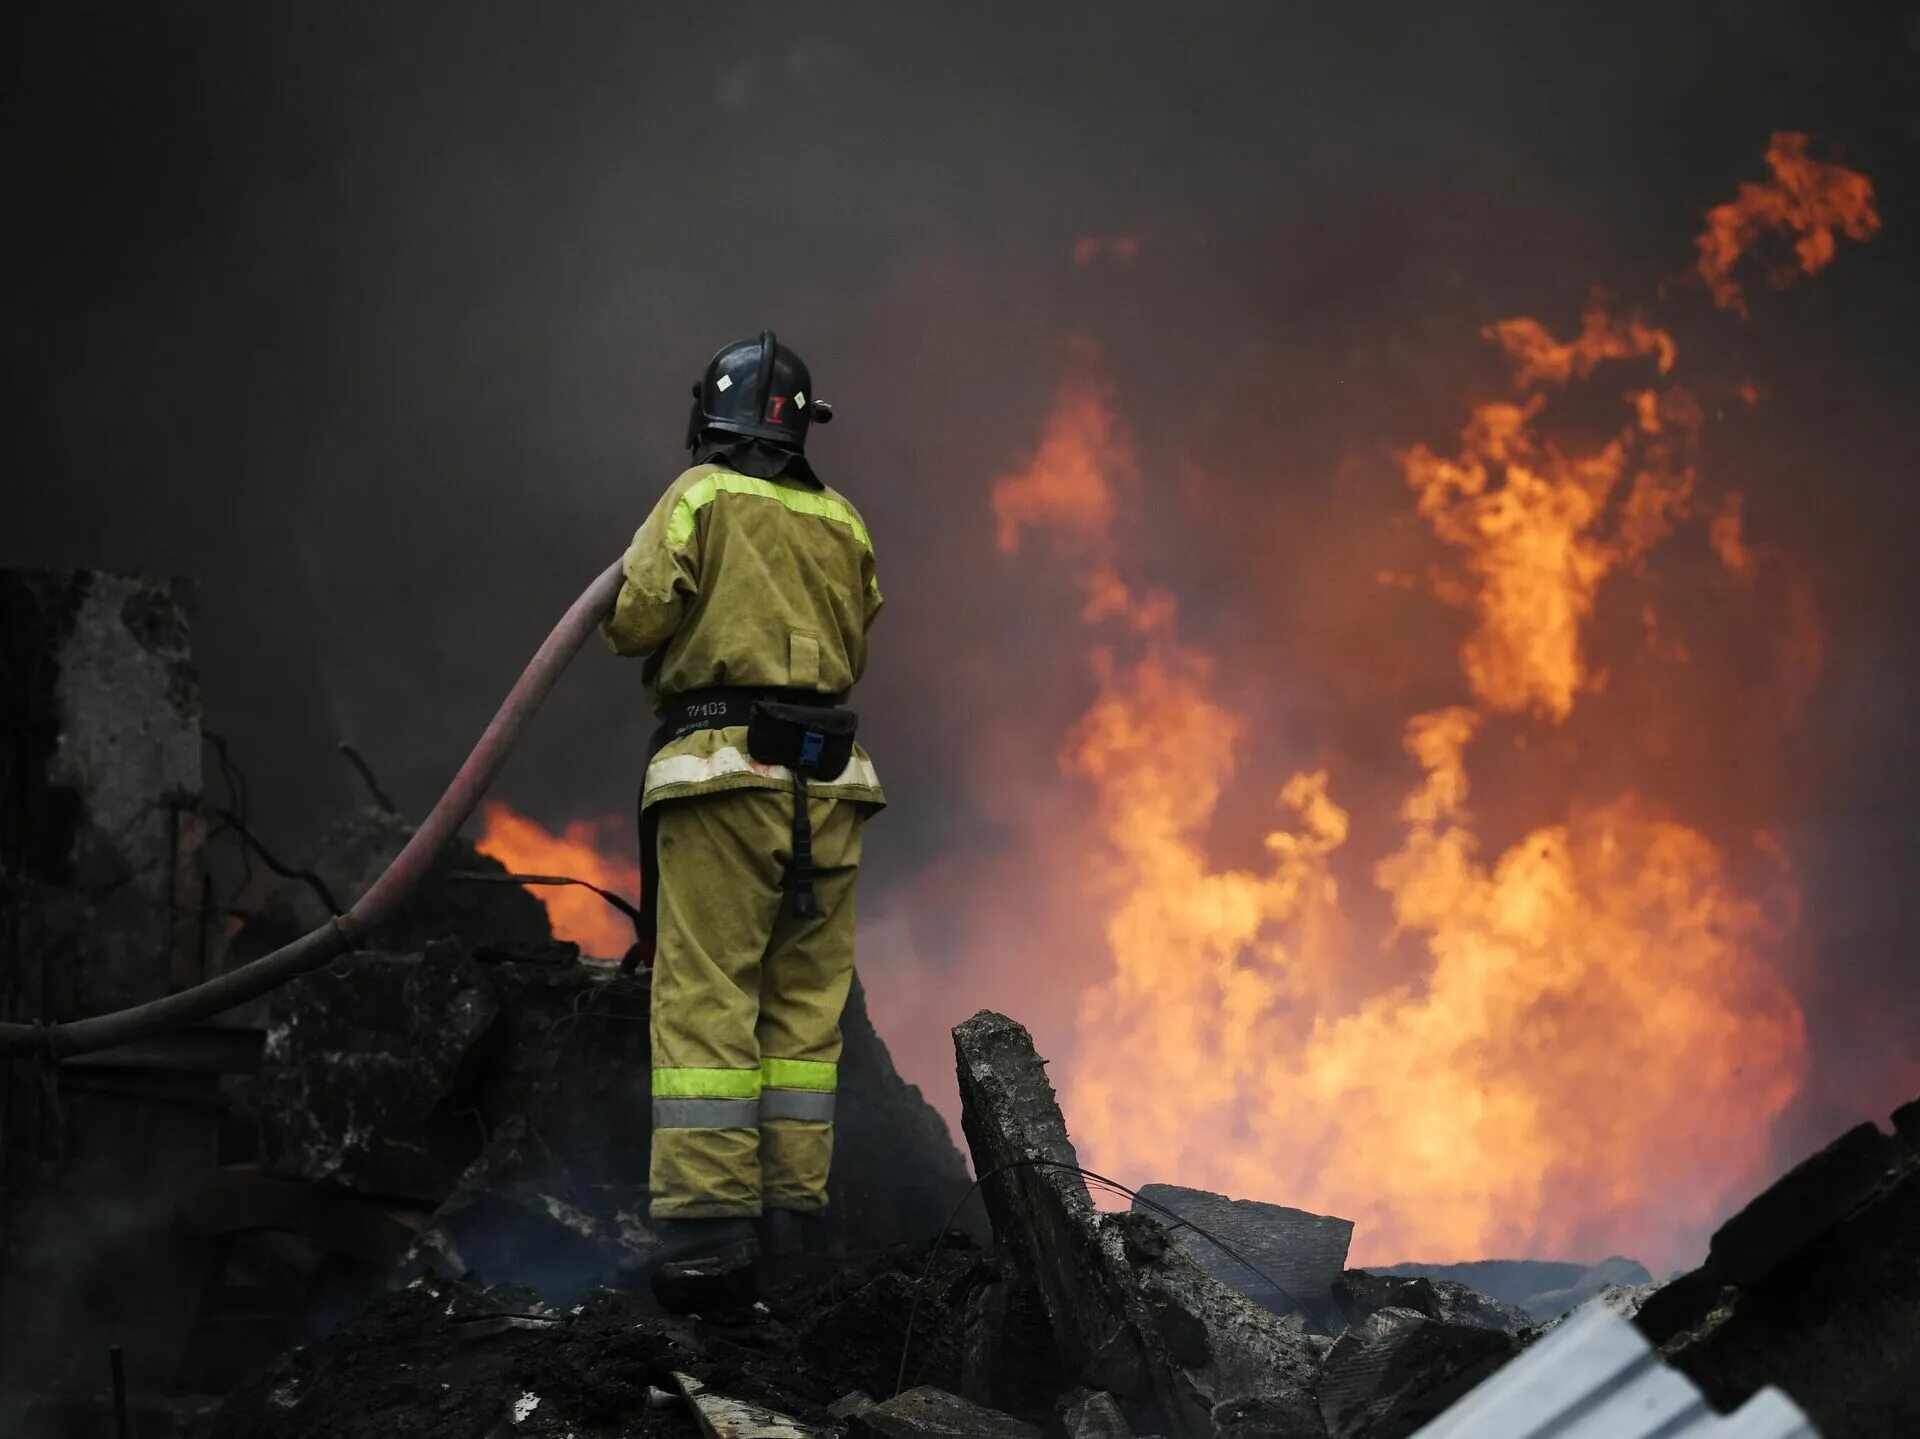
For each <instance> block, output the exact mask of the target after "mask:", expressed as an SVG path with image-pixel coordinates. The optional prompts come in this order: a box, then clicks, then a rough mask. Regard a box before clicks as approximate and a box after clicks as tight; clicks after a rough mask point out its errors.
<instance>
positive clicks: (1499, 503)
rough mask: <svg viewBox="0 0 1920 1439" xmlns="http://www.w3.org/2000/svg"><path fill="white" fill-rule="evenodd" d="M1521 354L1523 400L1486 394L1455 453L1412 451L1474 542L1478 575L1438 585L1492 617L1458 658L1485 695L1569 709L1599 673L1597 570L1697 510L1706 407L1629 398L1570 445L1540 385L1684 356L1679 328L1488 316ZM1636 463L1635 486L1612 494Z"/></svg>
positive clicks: (1443, 520) (1425, 505) (1591, 316)
mask: <svg viewBox="0 0 1920 1439" xmlns="http://www.w3.org/2000/svg"><path fill="white" fill-rule="evenodd" d="M1486 334H1487V336H1488V337H1489V338H1491V339H1493V340H1495V341H1496V342H1498V343H1499V344H1500V345H1501V346H1502V347H1503V348H1504V349H1505V350H1506V352H1507V354H1508V356H1509V357H1510V358H1511V360H1512V361H1513V364H1514V383H1515V386H1516V387H1517V388H1518V389H1520V390H1521V391H1522V393H1523V394H1527V392H1529V391H1532V392H1533V393H1531V394H1528V395H1527V398H1525V399H1523V400H1520V401H1496V402H1493V403H1489V404H1483V405H1480V406H1479V407H1477V408H1476V409H1475V410H1474V412H1473V417H1472V419H1471V420H1469V421H1468V423H1467V425H1466V428H1465V429H1464V430H1462V431H1461V435H1460V453H1459V454H1458V455H1457V456H1455V457H1452V458H1447V457H1443V456H1440V455H1437V454H1435V453H1434V452H1433V451H1432V450H1430V449H1429V448H1427V446H1425V445H1415V446H1414V447H1413V448H1411V449H1410V450H1408V451H1407V452H1406V453H1405V454H1403V455H1402V456H1401V457H1400V458H1401V465H1402V467H1403V469H1404V470H1405V473H1406V477H1407V483H1408V484H1409V485H1410V486H1412V487H1413V489H1414V491H1415V492H1416V493H1417V494H1418V496H1419V512H1420V514H1421V515H1422V516H1424V517H1425V518H1426V519H1427V520H1428V522H1429V523H1430V524H1431V525H1432V526H1433V530H1434V533H1435V534H1436V535H1437V536H1439V538H1440V539H1441V540H1442V541H1444V542H1445V543H1446V544H1448V545H1451V546H1453V547H1455V548H1456V549H1458V550H1461V551H1463V552H1464V554H1465V557H1466V559H1465V562H1466V568H1467V571H1468V582H1467V583H1466V584H1464V585H1463V584H1458V583H1444V584H1443V585H1442V586H1440V588H1439V593H1441V594H1442V595H1443V596H1444V597H1446V598H1449V599H1452V600H1455V601H1457V602H1464V603H1467V604H1469V605H1470V606H1471V607H1472V608H1473V610H1474V611H1475V613H1476V615H1477V616H1478V619H1479V622H1480V623H1479V628H1478V629H1477V630H1476V631H1475V632H1474V634H1473V636H1472V637H1471V638H1470V639H1469V640H1468V641H1467V644H1466V648H1465V650H1464V652H1463V653H1462V656H1461V660H1462V664H1463V666H1464V668H1465V670H1466V673H1467V678H1468V680H1469V681H1470V682H1471V684H1472V686H1473V691H1474V694H1475V695H1476V696H1477V697H1478V698H1479V699H1480V701H1481V702H1482V703H1483V704H1485V705H1487V706H1488V707H1489V708H1491V709H1493V710H1496V711H1500V712H1517V711H1522V710H1532V711H1534V712H1535V713H1538V714H1542V715H1545V716H1547V717H1549V718H1552V719H1554V720H1564V719H1565V718H1566V717H1567V716H1568V715H1569V714H1570V713H1571V712H1572V710H1573V703H1574V699H1575V697H1576V696H1577V695H1578V694H1579V693H1580V692H1581V691H1582V690H1583V689H1586V688H1588V687H1589V686H1590V685H1591V684H1592V683H1594V677H1593V675H1592V674H1591V672H1590V671H1589V669H1588V666H1587V662H1586V659H1585V656H1584V655H1583V654H1582V652H1581V628H1582V626H1583V625H1584V624H1585V622H1586V620H1587V619H1588V617H1589V616H1590V615H1591V614H1592V613H1593V606H1594V601H1595V597H1596V595H1597V593H1598V590H1599V586H1600V582H1601V581H1602V580H1604V579H1605V578H1606V576H1607V575H1608V573H1609V572H1611V571H1612V570H1613V569H1614V568H1615V567H1616V566H1618V565H1620V564H1621V563H1622V562H1624V561H1629V560H1634V559H1638V558H1639V557H1640V556H1641V555H1643V554H1645V553H1646V552H1647V551H1648V550H1649V549H1651V548H1652V547H1653V546H1654V545H1655V544H1656V543H1658V541H1659V540H1661V539H1662V538H1663V537H1664V536H1665V535H1666V534H1667V532H1668V531H1669V530H1670V529H1671V527H1672V525H1673V522H1674V521H1675V520H1678V519H1682V518H1684V517H1685V516H1686V514H1687V505H1688V500H1689V498H1690V497H1691V495H1692V491H1693V485H1694V476H1693V470H1692V467H1691V464H1690V452H1691V449H1692V446H1693V442H1694V440H1695V438H1696V436H1697V434H1698V431H1699V427H1700V420H1701V415H1700V409H1699V406H1698V405H1697V404H1695V403H1694V401H1693V400H1692V399H1691V397H1690V396H1689V395H1687V393H1686V392H1685V391H1683V390H1680V389H1678V388H1677V387H1675V388H1671V389H1668V390H1666V391H1664V392H1659V391H1655V390H1641V391H1636V392H1630V393H1628V394H1627V395H1626V396H1625V401H1626V404H1627V405H1628V407H1629V409H1630V410H1631V418H1630V419H1629V420H1628V421H1627V422H1626V423H1625V424H1623V425H1622V427H1621V428H1620V430H1619V431H1618V432H1617V433H1616V434H1615V435H1614V436H1613V437H1612V438H1611V439H1609V440H1608V441H1607V442H1606V443H1605V444H1604V445H1602V446H1601V447H1600V448H1599V449H1597V450H1594V451H1591V452H1589V453H1585V454H1567V453H1565V452H1564V451H1563V450H1562V449H1561V448H1560V447H1559V446H1558V445H1556V444H1554V443H1553V442H1551V441H1549V440H1547V439H1545V438H1543V437H1542V435H1541V433H1540V421H1541V418H1542V415H1543V414H1544V412H1545V411H1546V409H1547V403H1548V398H1547V395H1546V394H1545V393H1543V392H1540V391H1539V387H1540V386H1543V385H1564V384H1566V383H1567V382H1568V381H1569V380H1571V379H1573V378H1575V377H1576V376H1578V377H1586V376H1589V375H1591V374H1592V373H1593V372H1594V371H1595V370H1596V369H1597V368H1598V367H1599V366H1600V365H1602V364H1604V363H1608V362H1617V361H1633V360H1645V359H1649V358H1651V359H1653V360H1654V362H1655V365H1656V368H1657V371H1658V373H1660V374H1665V373H1666V372H1667V371H1669V370H1671V369H1672V367H1673V363H1674V359H1675V355H1676V349H1675V346H1674V342H1673V337H1672V336H1671V335H1669V334H1667V333H1666V331H1664V330H1661V329H1657V328H1655V327H1653V326H1651V325H1648V324H1645V323H1644V322H1641V321H1638V320H1627V321H1617V320H1614V319H1611V318H1609V317H1608V315H1607V314H1606V313H1605V311H1604V310H1603V309H1601V308H1600V307H1599V306H1597V305H1595V306H1590V307H1589V309H1588V311H1587V314H1586V318H1585V321H1584V328H1583V330H1582V332H1581V334H1580V335H1579V336H1578V337H1577V338H1576V339H1574V340H1570V341H1566V342H1562V341H1559V340H1556V339H1555V338H1554V337H1553V335H1552V333H1551V332H1550V331H1549V330H1548V329H1547V327H1546V326H1545V325H1542V324H1541V323H1540V322H1539V321H1538V320H1534V319H1524V318H1523V319H1514V320H1502V321H1501V322H1499V323H1498V324H1495V325H1491V326H1489V327H1488V328H1487V330H1486ZM1629 475H1630V476H1631V477H1632V478H1631V482H1630V485H1629V487H1628V493H1627V495H1626V497H1625V500H1624V501H1623V502H1622V503H1621V504H1620V505H1618V506H1614V505H1613V503H1612V502H1613V499H1614V496H1615V493H1616V491H1617V490H1618V489H1619V488H1620V486H1621V482H1622V481H1623V480H1625V479H1627V477H1628V476H1629Z"/></svg>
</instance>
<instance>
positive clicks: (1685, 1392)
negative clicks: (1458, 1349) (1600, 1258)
mask: <svg viewBox="0 0 1920 1439" xmlns="http://www.w3.org/2000/svg"><path fill="white" fill-rule="evenodd" d="M1401 1432H1405V1431H1401ZM1875 1432H1877V1433H1881V1434H1893V1433H1903V1432H1907V1431H1904V1430H1891V1429H1889V1430H1878V1431H1875ZM1587 1435H1606V1436H1607V1439H1820V1435H1819V1433H1818V1431H1817V1430H1815V1428H1814V1427H1813V1425H1812V1424H1811V1423H1809V1422H1808V1420H1807V1417H1806V1415H1805V1414H1803V1413H1801V1412H1800V1410H1799V1409H1797V1408H1796V1407H1795V1406H1794V1405H1793V1403H1792V1402H1791V1401H1790V1400H1789V1399H1788V1398H1787V1397H1786V1396H1785V1395H1783V1394H1782V1393H1781V1392H1780V1391H1779V1390H1777V1389H1765V1390H1762V1391H1761V1392H1759V1393H1757V1394H1755V1395H1753V1396H1752V1397H1751V1398H1750V1399H1748V1400H1747V1401H1746V1402H1745V1403H1744V1404H1742V1405H1741V1406H1740V1408H1739V1411H1738V1412H1737V1413H1733V1414H1729V1415H1726V1416H1722V1415H1718V1414H1713V1413H1711V1412H1709V1411H1708V1410H1707V1409H1706V1407H1705V1406H1704V1405H1703V1404H1702V1403H1701V1398H1700V1394H1699V1392H1698V1391H1697V1390H1696V1389H1694V1387H1693V1386H1692V1385H1691V1384H1689V1383H1688V1382H1687V1380H1686V1379H1685V1377H1683V1376H1682V1375H1681V1374H1679V1373H1677V1372H1676V1371H1674V1370H1673V1369H1670V1368H1668V1367H1667V1366H1666V1365H1664V1364H1659V1363H1656V1362H1654V1356H1653V1354H1652V1352H1651V1350H1650V1349H1649V1347H1648V1345H1647V1341H1646V1339H1645V1338H1644V1337H1642V1336H1641V1335H1640V1334H1639V1333H1638V1332H1637V1331H1636V1330H1635V1329H1634V1327H1633V1326H1632V1325H1631V1324H1629V1323H1627V1321H1626V1320H1624V1319H1622V1318H1620V1316H1619V1315H1617V1314H1614V1313H1613V1312H1611V1311H1610V1310H1608V1309H1607V1308H1606V1307H1605V1306H1603V1305H1597V1304H1595V1305H1588V1306H1587V1307H1586V1308H1584V1309H1582V1310H1581V1311H1580V1312H1579V1313H1578V1314H1576V1315H1575V1316H1574V1317H1573V1318H1572V1319H1571V1320H1569V1321H1568V1322H1567V1323H1566V1324H1564V1325H1562V1326H1561V1327H1560V1328H1559V1329H1557V1330H1555V1331H1554V1332H1553V1333H1552V1334H1550V1335H1548V1336H1547V1337H1546V1338H1545V1339H1543V1340H1541V1341H1540V1342H1539V1343H1538V1344H1536V1345H1534V1346H1533V1348H1531V1349H1529V1350H1528V1351H1527V1352H1526V1353H1525V1354H1523V1355H1522V1356H1521V1357H1520V1358H1519V1359H1517V1360H1515V1361H1514V1362H1513V1363H1511V1364H1509V1365H1507V1366H1506V1367H1505V1368H1504V1369H1502V1370H1500V1372H1499V1373H1497V1374H1495V1375H1494V1376H1493V1377H1492V1378H1491V1379H1489V1380H1487V1381H1486V1382H1485V1383H1483V1384H1481V1385H1480V1386H1479V1387H1478V1388H1476V1389H1474V1390H1473V1392H1472V1393H1470V1394H1468V1395H1467V1396H1466V1397H1465V1398H1463V1399H1461V1400H1460V1401H1459V1402H1458V1403H1456V1404H1454V1405H1453V1406H1452V1407H1451V1408H1449V1409H1448V1410H1447V1411H1446V1413H1444V1414H1442V1415H1441V1416H1439V1417H1438V1418H1437V1419H1435V1420H1434V1421H1433V1422H1432V1423H1430V1424H1428V1425H1427V1426H1426V1427H1425V1428H1422V1429H1421V1430H1419V1431H1418V1435H1417V1439H1575V1436H1587ZM1829 1439H1831V1436H1829Z"/></svg>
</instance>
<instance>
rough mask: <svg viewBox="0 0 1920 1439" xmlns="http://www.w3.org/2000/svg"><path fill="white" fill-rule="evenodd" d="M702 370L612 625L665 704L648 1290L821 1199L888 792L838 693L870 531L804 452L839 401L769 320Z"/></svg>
mask: <svg viewBox="0 0 1920 1439" xmlns="http://www.w3.org/2000/svg"><path fill="white" fill-rule="evenodd" d="M693 394H694V402H693V411H692V415H691V417H690V419H689V421H688V426H687V446H688V449H689V450H690V452H691V460H692V468H690V469H688V470H686V471H685V472H684V473H683V474H681V475H680V477H679V478H678V479H676V480H675V481H674V482H673V483H672V485H670V486H669V487H668V489H667V492H666V493H665V494H664V495H663V496H661V498H660V501H659V503H658V504H656V505H655V506H654V508H653V512H652V513H651V514H650V515H648V517H647V519H646V522H645V523H644V524H643V525H641V526H640V530H639V532H638V533H637V534H636V535H635V536H634V539H633V544H632V546H631V547H630V548H629V549H628V550H627V553H626V557H625V560H624V565H623V568H624V573H625V583H624V585H623V586H622V588H621V592H620V597H619V600H618V602H617V604H616V605H615V607H614V610H613V612H612V614H611V615H609V616H608V618H607V620H606V621H605V623H604V625H603V633H604V635H605V638H606V641H607V644H608V646H609V647H610V648H611V649H612V650H613V651H614V652H615V653H616V654H621V655H645V656H646V657H647V659H646V666H645V669H644V672H643V673H644V679H645V683H646V688H647V694H648V699H649V701H650V702H651V704H652V707H653V709H654V712H655V713H656V714H657V715H658V716H659V720H660V726H659V729H658V730H657V731H656V732H655V734H654V738H653V753H652V756H651V759H650V761H649V763H648V765H647V770H646V778H645V781H644V784H643V786H642V789H641V795H640V830H641V869H642V886H643V896H642V907H643V911H644V912H645V914H646V922H645V923H644V924H643V928H646V927H648V926H651V928H652V929H653V933H654V939H653V998H652V1019H651V1028H652V1049H653V1150H652V1155H651V1158H650V1166H649V1167H650V1189H651V1213H652V1217H653V1220H654V1221H655V1223H654V1228H655V1229H656V1231H657V1232H658V1237H659V1240H660V1243H659V1246H658V1247H657V1249H656V1250H655V1251H654V1252H653V1260H652V1264H651V1266H650V1268H651V1269H652V1271H653V1277H654V1287H655V1291H656V1293H661V1283H660V1279H659V1273H660V1271H661V1269H662V1268H670V1267H671V1266H673V1265H675V1264H695V1265H704V1266H708V1267H709V1268H710V1267H711V1266H712V1265H714V1264H716V1263H717V1264H722V1265H733V1266H736V1267H738V1266H742V1265H745V1266H750V1265H751V1262H752V1259H753V1257H754V1255H755V1253H756V1252H758V1250H759V1249H760V1248H761V1247H762V1245H761V1244H760V1242H759V1241H760V1240H761V1239H765V1240H766V1242H767V1244H766V1247H771V1248H773V1249H776V1250H780V1251H784V1252H791V1251H792V1250H793V1249H795V1248H796V1247H799V1246H800V1245H801V1244H803V1243H804V1242H805V1231H806V1230H807V1229H809V1228H811V1227H812V1223H813V1221H814V1220H815V1219H816V1217H817V1216H818V1215H820V1213H821V1212H822V1211H823V1210H824V1209H825V1207H826V1202H827V1174H828V1169H829V1166H830V1164H831V1161H832V1156H833V1109H834V1094H835V1090H836V1088H837V1085H838V1061H839V1059H840V1016H841V1011H842V1009H843V1007H844V1006H845V1004H846V999H847V992H848V987H849V986H850V984H851V983H852V979H853V937H854V881H855V877H856V875H857V873H858V871H859V867H860V843H861V829H862V826H863V824H864V823H865V820H866V818H867V817H868V816H869V815H870V814H872V813H873V812H874V811H876V810H878V809H879V808H880V807H881V805H883V804H884V803H885V797H884V795H883V794H882V793H881V789H880V782H879V779H878V777H877V776H876V775H875V773H874V768H873V764H872V762H871V761H870V760H869V759H868V757H867V754H866V752H865V750H864V749H862V748H861V747H860V746H859V745H858V744H857V743H856V742H855V739H854V732H855V727H856V720H855V717H854V715H853V713H852V711H851V710H849V709H847V708H846V704H845V701H846V699H847V696H848V692H849V691H850V690H851V689H852V688H853V685H854V683H855V682H856V681H857V680H858V679H859V678H860V675H861V672H862V671H863V670H864V669H865V668H866V662H867V635H868V631H869V629H870V628H871V627H872V625H873V620H874V616H875V615H876V614H878V613H879V610H880V604H881V598H880V585H879V581H878V580H877V578H876V576H875V570H874V557H873V545H872V542H871V540H870V539H869V537H868V534H867V527H866V525H865V523H864V522H863V521H862V520H861V518H860V514H859V512H858V511H857V510H856V509H854V507H853V506H852V505H851V504H850V503H849V502H848V501H847V500H846V499H845V498H844V497H843V496H841V495H840V494H838V493H837V492H835V491H834V490H832V489H830V488H829V487H828V486H827V485H825V484H824V483H822V482H821V480H820V479H819V477H818V476H817V475H815V473H814V471H813V469H812V467H811V466H810V465H809V464H808V462H807V459H806V455H805V450H806V441H807V431H808V429H809V428H810V427H811V425H812V424H813V423H814V422H816V421H817V422H819V423H822V424H824V423H826V422H827V421H828V420H829V419H831V418H832V413H833V412H832V409H831V408H830V407H829V406H827V405H825V404H823V403H822V402H821V401H820V400H819V399H817V398H816V397H815V395H814V394H813V383H812V379H811V377H810V376H809V374H808V372H807V367H806V366H805V365H804V364H803V363H802V362H801V360H800V357H799V356H798V355H796V354H795V353H794V352H793V351H792V350H791V349H789V348H787V347H786V346H785V345H782V344H780V343H779V342H778V340H777V339H776V338H775V337H774V334H773V332H772V331H771V330H767V331H762V332H761V334H760V336H759V338H758V339H751V340H741V341H739V342H737V343H735V344H731V345H728V346H726V347H725V348H724V349H722V350H721V351H720V352H719V353H718V354H717V355H715V356H714V357H713V360H712V362H711V363H710V364H709V365H708V366H707V370H706V373H705V375H704V376H703V377H702V378H701V380H700V382H699V383H698V384H696V385H695V386H694V391H693ZM643 943H644V941H643ZM756 1220H761V1221H762V1222H761V1223H760V1224H758V1225H756V1222H755V1221H756ZM662 1297H663V1298H664V1297H665V1296H664V1295H663V1296H662Z"/></svg>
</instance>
